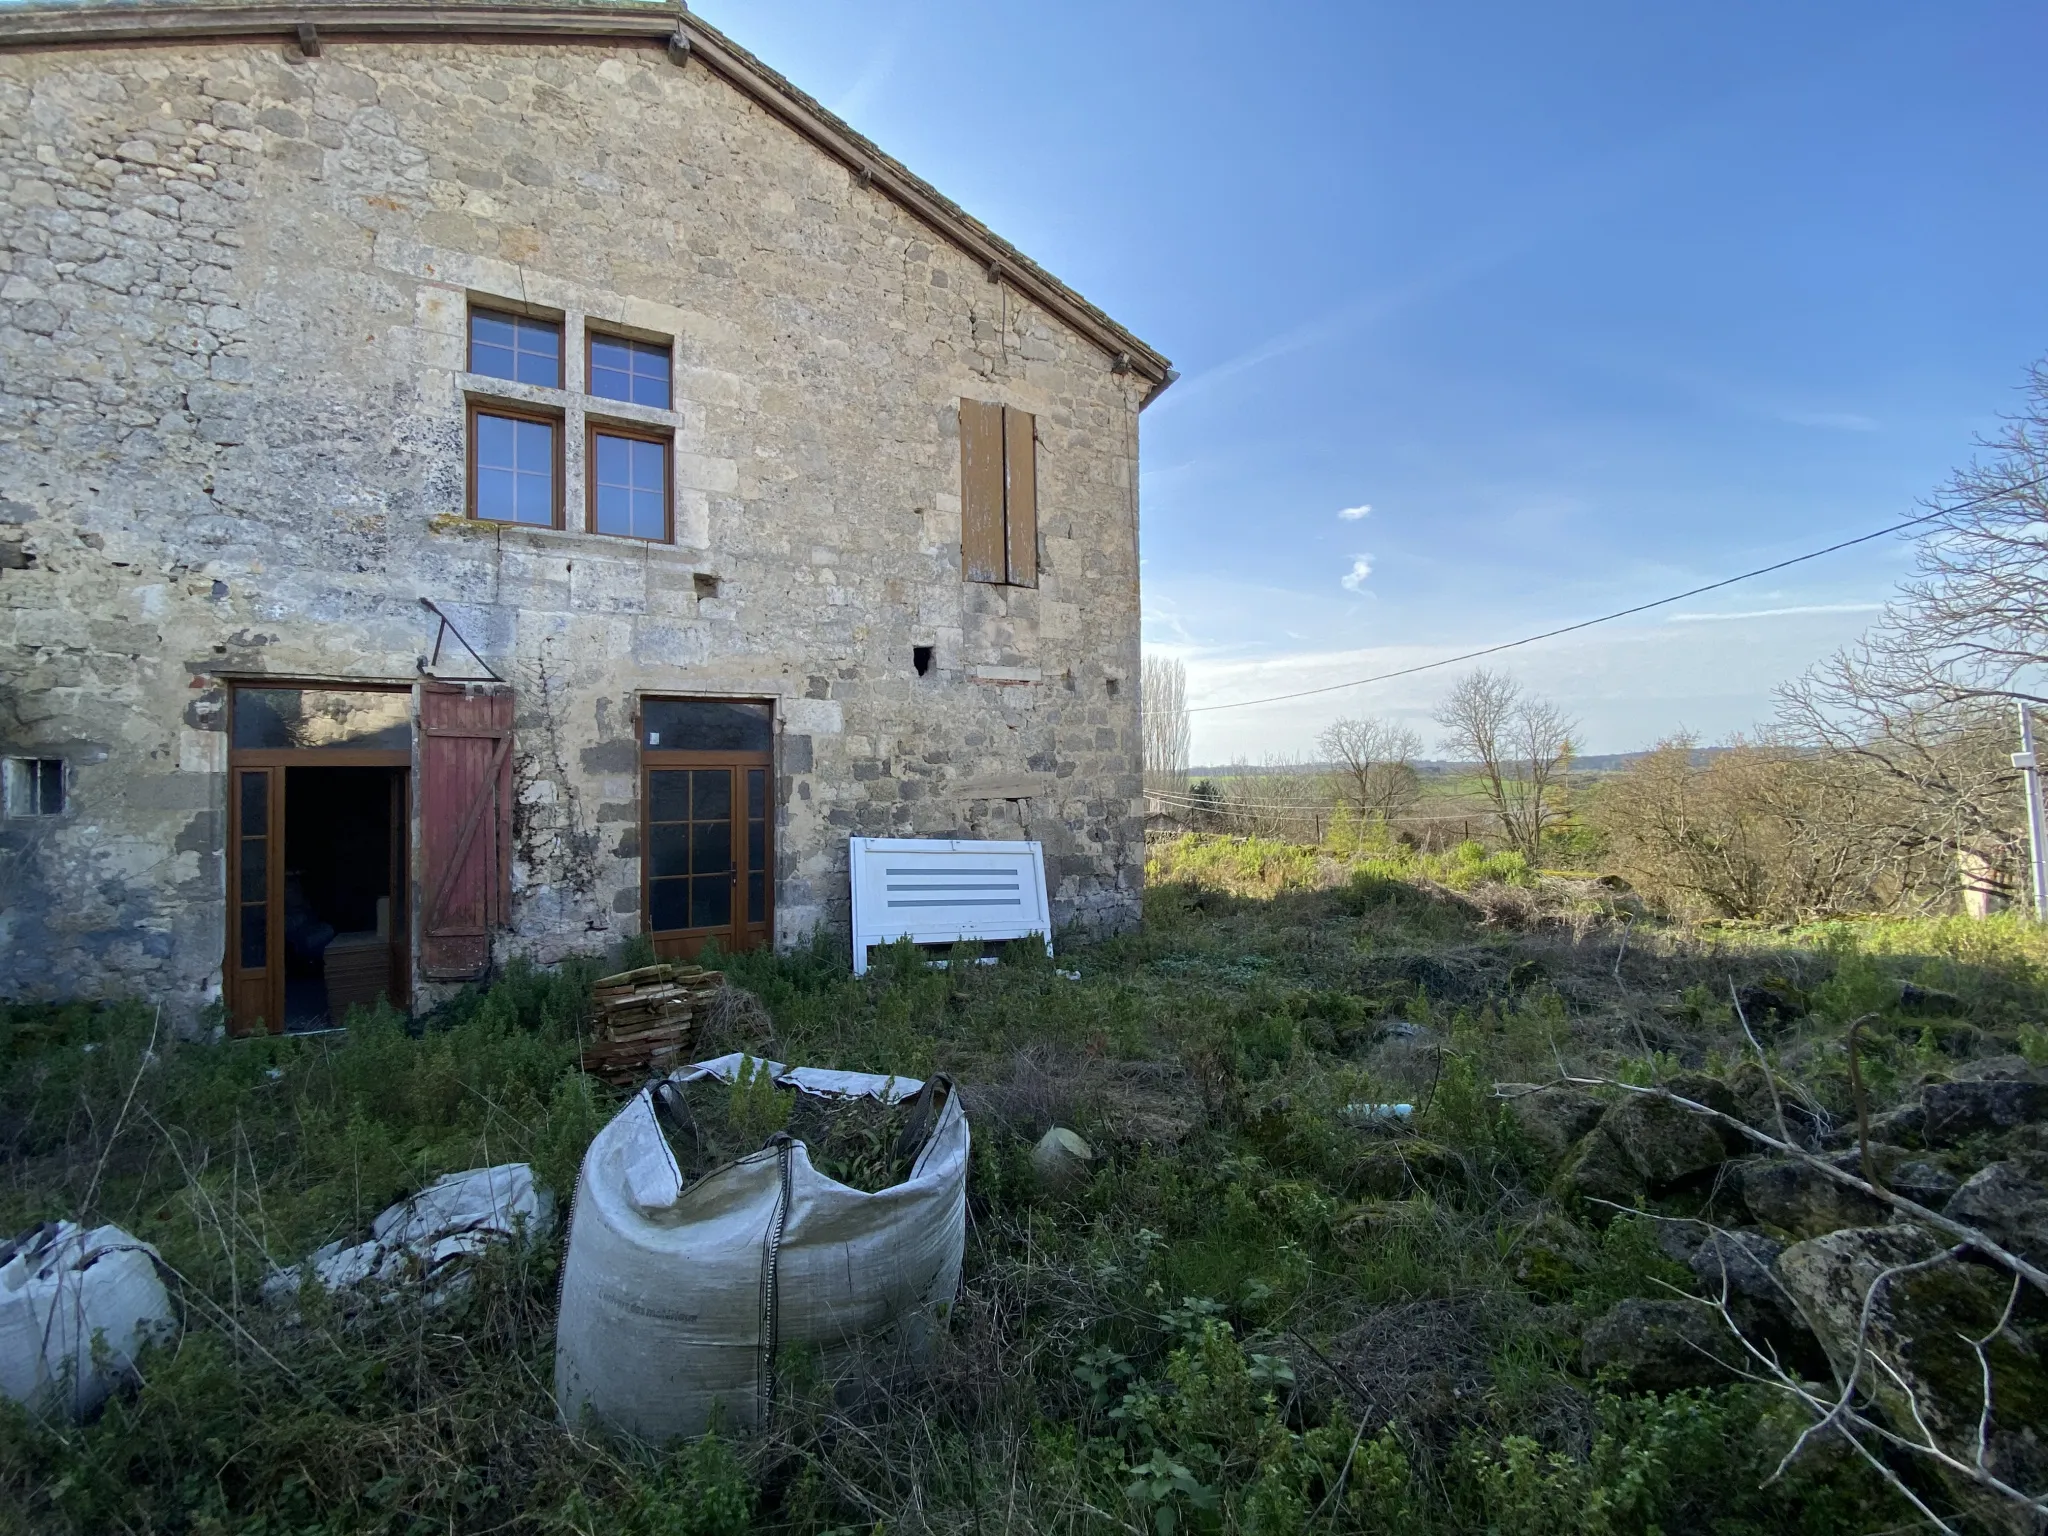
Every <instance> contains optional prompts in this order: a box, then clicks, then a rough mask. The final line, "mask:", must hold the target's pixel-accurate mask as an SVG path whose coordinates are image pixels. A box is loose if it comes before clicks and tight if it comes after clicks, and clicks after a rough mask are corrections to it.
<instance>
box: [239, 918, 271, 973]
mask: <svg viewBox="0 0 2048 1536" xmlns="http://www.w3.org/2000/svg"><path fill="white" fill-rule="evenodd" d="M269 946H270V913H269V911H268V910H267V909H265V908H263V907H261V906H254V907H244V908H242V969H243V970H245V971H260V970H262V969H263V968H264V966H265V965H266V964H267V963H268V960H269Z"/></svg>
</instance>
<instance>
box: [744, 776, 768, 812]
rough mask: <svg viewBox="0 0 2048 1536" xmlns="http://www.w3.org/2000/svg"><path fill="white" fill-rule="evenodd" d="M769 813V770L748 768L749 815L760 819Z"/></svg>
mask: <svg viewBox="0 0 2048 1536" xmlns="http://www.w3.org/2000/svg"><path fill="white" fill-rule="evenodd" d="M767 814H768V770H767V769H766V768H749V769H748V770H747V817H748V819H749V820H752V821H758V820H760V819H761V818H762V817H763V816H766V815H767Z"/></svg>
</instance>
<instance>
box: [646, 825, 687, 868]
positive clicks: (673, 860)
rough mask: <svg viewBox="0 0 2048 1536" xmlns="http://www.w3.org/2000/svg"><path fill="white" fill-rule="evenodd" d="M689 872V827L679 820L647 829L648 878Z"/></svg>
mask: <svg viewBox="0 0 2048 1536" xmlns="http://www.w3.org/2000/svg"><path fill="white" fill-rule="evenodd" d="M689 872H690V829H689V827H688V826H687V825H685V824H684V823H681V822H671V823H669V824H668V825H667V826H651V827H649V828H648V829H647V874H648V877H649V878H650V879H657V880H658V879H660V878H661V877H663V876H664V875H687V874H688V873H689Z"/></svg>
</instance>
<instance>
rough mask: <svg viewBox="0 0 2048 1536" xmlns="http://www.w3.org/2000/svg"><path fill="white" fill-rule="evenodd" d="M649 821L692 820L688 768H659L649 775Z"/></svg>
mask: <svg viewBox="0 0 2048 1536" xmlns="http://www.w3.org/2000/svg"><path fill="white" fill-rule="evenodd" d="M647 819H648V820H649V821H688V820H689V819H690V774H689V770H688V769H686V768H657V769H655V770H654V771H653V772H651V773H649V774H648V775H647Z"/></svg>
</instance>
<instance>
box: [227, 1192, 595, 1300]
mask: <svg viewBox="0 0 2048 1536" xmlns="http://www.w3.org/2000/svg"><path fill="white" fill-rule="evenodd" d="M554 1229H555V1197H554V1196H553V1195H551V1194H550V1193H548V1191H547V1190H545V1189H541V1188H539V1187H538V1186H537V1185H535V1183H534V1182H533V1169H532V1168H530V1167H528V1166H527V1165H526V1164H525V1163H498V1164H496V1165H495V1166H493V1167H490V1168H471V1169H469V1170H467V1171H466V1172H463V1173H451V1174H449V1175H448V1176H447V1177H445V1178H440V1179H436V1180H435V1181H434V1182H433V1183H431V1184H429V1185H428V1186H427V1187H426V1188H425V1189H423V1190H421V1191H420V1192H419V1193H418V1194H416V1195H414V1196H413V1197H412V1198H411V1199H410V1200H402V1201H400V1202H399V1203H398V1204H397V1205H394V1206H392V1207H390V1208H389V1209H388V1210H386V1211H384V1212H383V1213H381V1214H380V1215H379V1216H378V1217H377V1219H376V1220H375V1221H373V1222H371V1223H370V1240H369V1241H368V1242H366V1243H329V1244H328V1245H327V1246H326V1247H324V1248H317V1249H315V1250H314V1251H313V1253H312V1256H311V1257H309V1258H308V1259H307V1260H306V1265H309V1266H311V1269H312V1272H313V1278H314V1279H315V1280H316V1281H318V1282H319V1283H320V1284H321V1285H322V1286H323V1287H325V1288H326V1289H328V1290H330V1291H337V1290H342V1289H345V1288H346V1287H348V1286H353V1285H360V1284H362V1283H363V1282H364V1281H365V1280H369V1279H372V1278H375V1279H377V1280H379V1281H383V1282H387V1283H388V1282H391V1281H395V1280H402V1279H407V1278H416V1279H422V1280H435V1279H439V1278H442V1275H443V1271H444V1270H446V1269H447V1268H448V1267H449V1266H450V1265H452V1264H454V1263H456V1262H457V1261H458V1260H461V1259H465V1258H469V1257H471V1256H472V1255H474V1254H477V1253H480V1252H481V1251H482V1250H483V1248H484V1245H485V1244H487V1243H492V1242H499V1241H503V1240H504V1239H506V1238H509V1237H513V1236H515V1235H517V1234H520V1233H524V1234H525V1236H526V1239H527V1241H529V1242H532V1241H534V1240H535V1239H538V1238H543V1237H546V1236H547V1235H548V1234H549V1233H551V1232H552V1231H554ZM304 1267H305V1266H301V1265H297V1264H294V1265H292V1266H291V1267H290V1268H289V1269H281V1270H279V1271H278V1272H277V1273H275V1274H273V1275H272V1276H270V1278H269V1279H267V1280H265V1281H264V1282H263V1297H264V1299H265V1300H266V1301H278V1302H283V1301H290V1300H291V1299H292V1298H293V1297H294V1296H296V1295H298V1293H299V1285H300V1277H301V1274H302V1271H303V1269H304Z"/></svg>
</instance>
